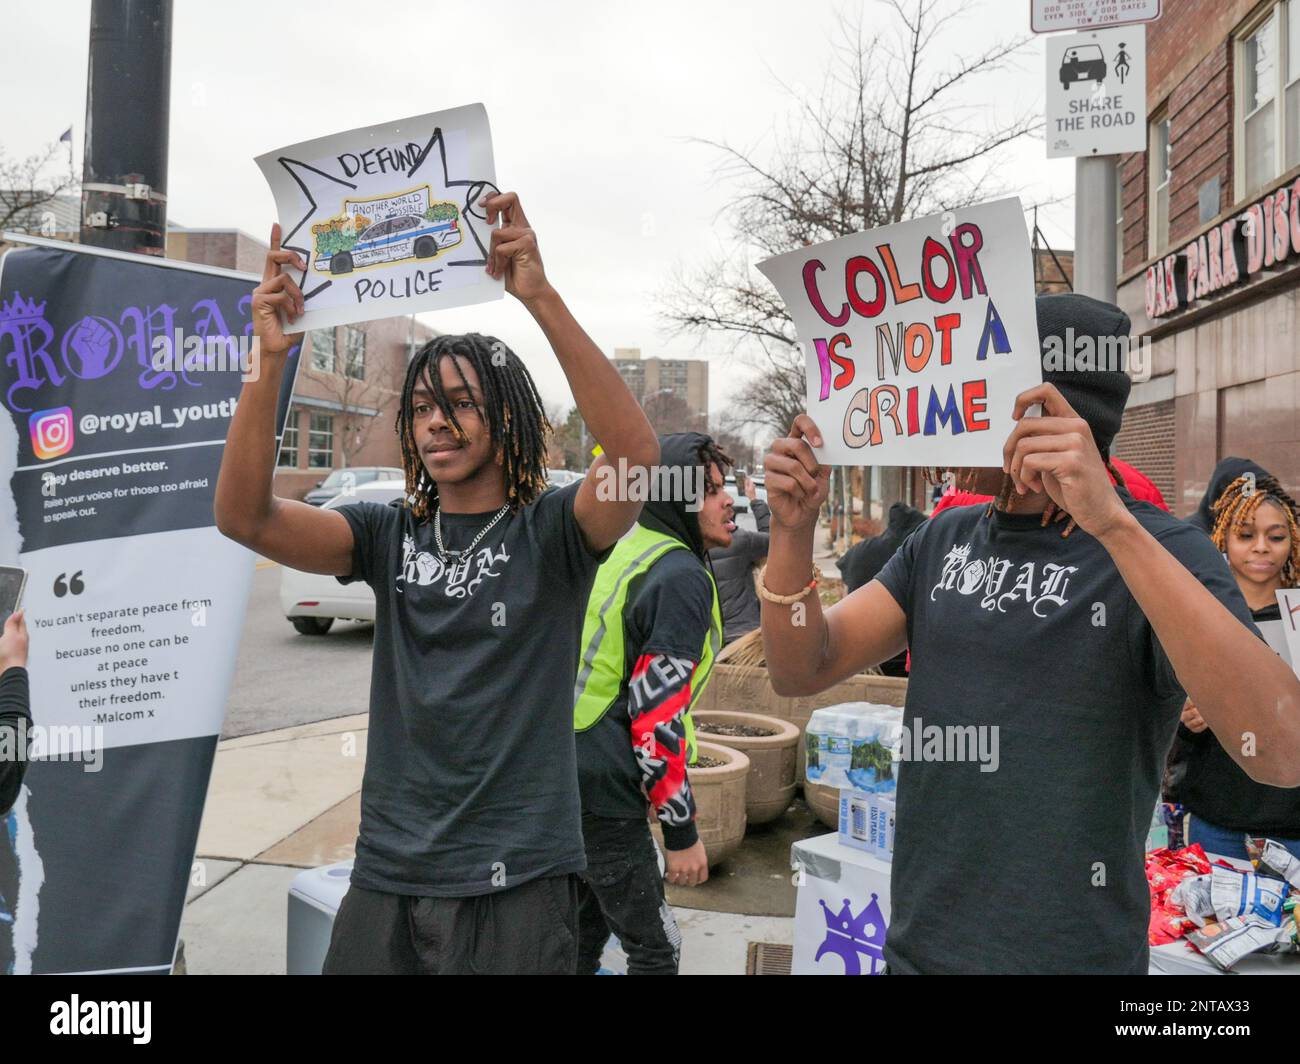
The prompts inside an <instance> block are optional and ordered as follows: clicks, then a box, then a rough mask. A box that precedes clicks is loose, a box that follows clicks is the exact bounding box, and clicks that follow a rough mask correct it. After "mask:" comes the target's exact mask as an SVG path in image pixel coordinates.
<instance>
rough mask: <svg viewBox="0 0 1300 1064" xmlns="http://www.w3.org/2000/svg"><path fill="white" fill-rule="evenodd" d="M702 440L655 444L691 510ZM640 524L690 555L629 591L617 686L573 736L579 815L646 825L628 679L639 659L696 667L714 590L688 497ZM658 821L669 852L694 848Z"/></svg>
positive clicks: (656, 508) (652, 504)
mask: <svg viewBox="0 0 1300 1064" xmlns="http://www.w3.org/2000/svg"><path fill="white" fill-rule="evenodd" d="M706 440H707V437H705V436H702V435H700V434H699V433H696V432H684V433H674V434H672V435H670V436H661V437H659V456H660V457H659V462H660V466H667V467H675V468H676V469H678V470H680V474H679V476H680V479H677V478H676V477H673V478H671V480H670V482H671V483H673V484H676V485H682V486H684V487H685V488H686V489H687V493H688V494H690V495H691V496H692V497H691V499H690V500H689V501H690V504H691V505H693V506H697V507H698V505H700V504H702V503H703V501H704V499H703V496H702V495H699V494H697V493H699V492H702V491H703V487H704V484H705V481H704V479H703V478H704V477H705V475H706V470H705V469H704V466H703V464H702V463H701V462H700V460H699V448H700V446H701V444H703V443H705V442H706ZM662 479H663V480H668V479H669V478H662ZM661 482H662V480H661ZM674 494H675V495H678V494H680V493H678V492H674ZM639 520H640V523H641V524H642V525H644V526H645V527H646V528H649V529H652V530H654V531H656V532H663V533H665V534H667V535H670V536H672V537H673V538H674V539H677V540H679V541H680V542H682V543H685V544H686V546H687V547H688V548H690V553H687V551H684V550H670V551H668V552H667V553H666V554H664V555H663V556H661V557H660V558H659V559H658V560H657V561H656V562H655V563H654V564H653V565H652V566H650V568H649V569H647V570H646V571H645V572H643V573H641V574H640V575H639V576H637V577H635V578H634V579H633V581H632V583H631V584H630V585H629V587H628V595H627V604H626V605H625V607H624V609H623V616H622V618H621V620H622V624H623V637H624V639H623V683H622V685H621V686H620V689H619V693H618V698H617V699H616V700H615V702H614V704H613V705H612V706H610V708H609V709H608V710H607V711H606V713H605V715H604V716H603V717H601V719H600V720H599V721H598V722H597V723H596V724H594V725H593V726H592V727H590V728H588V729H587V730H585V731H580V732H578V733H577V744H578V783H579V787H580V789H581V792H582V811H583V814H584V815H586V816H597V817H604V818H612V819H617V820H639V821H641V822H644V821H645V816H646V804H647V795H646V792H645V790H644V788H643V785H642V771H641V766H640V763H639V761H638V759H637V756H636V748H635V746H634V745H633V739H632V729H631V720H630V717H629V710H628V679H629V677H630V676H631V675H632V672H633V668H634V666H635V665H636V664H637V662H638V661H639V660H640V659H641V658H642V657H645V656H653V655H666V656H668V657H672V658H683V659H687V660H689V661H692V662H695V663H696V664H698V663H699V659H700V652H701V650H702V648H703V646H704V640H705V638H706V637H707V635H708V631H709V625H710V624H711V621H712V610H713V585H712V582H711V580H710V577H709V571H708V569H707V567H706V565H707V563H706V562H705V551H704V538H703V535H702V534H701V532H700V521H699V513H698V510H697V509H688V500H687V499H686V498H680V497H678V498H673V499H658V500H650V501H647V502H646V503H645V505H644V506H643V508H642V510H641V517H640V519H639ZM691 683H692V685H693V684H694V677H692V678H691ZM688 800H689V799H688ZM660 820H661V822H663V823H664V845H665V846H666V847H667V848H668V849H670V850H682V849H686V848H687V847H689V846H692V845H693V844H694V843H695V842H696V840H697V838H698V835H697V834H696V830H695V824H694V823H693V822H692V823H686V824H676V823H673V824H670V823H667V822H665V821H664V817H663V816H660Z"/></svg>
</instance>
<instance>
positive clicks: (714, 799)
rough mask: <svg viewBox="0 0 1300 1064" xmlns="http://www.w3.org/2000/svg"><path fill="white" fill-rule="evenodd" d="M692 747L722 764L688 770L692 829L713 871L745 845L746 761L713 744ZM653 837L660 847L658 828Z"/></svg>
mask: <svg viewBox="0 0 1300 1064" xmlns="http://www.w3.org/2000/svg"><path fill="white" fill-rule="evenodd" d="M695 746H696V750H697V751H698V753H699V755H700V756H701V757H711V758H713V760H714V761H723V762H725V764H722V765H719V766H718V767H717V768H699V767H696V766H694V765H692V766H691V767H690V768H689V769H687V774H688V776H689V779H690V781H691V793H693V794H694V795H695V828H696V830H697V831H698V832H699V833H700V841H701V842H702V843H704V851H705V853H707V854H708V855H709V867H710V868H712V867H713V866H714V865H716V864H718V863H719V862H720V861H725V860H726V859H727V858H728V857H730V856H731V854H733V853H735V852H736V850H737V849H738V848H739V846H740V844H741V842H743V841H744V838H745V784H746V778H747V777H748V776H749V758H747V757H746V756H745V755H744V754H742V753H741V752H740V751H739V750H732V749H730V748H729V747H726V746H717V745H715V744H713V743H704V742H697V743H696V744H695ZM654 836H655V840H656V841H657V842H658V843H659V845H660V846H661V847H662V846H663V844H664V840H663V835H662V833H661V832H660V831H659V825H658V824H655V825H654Z"/></svg>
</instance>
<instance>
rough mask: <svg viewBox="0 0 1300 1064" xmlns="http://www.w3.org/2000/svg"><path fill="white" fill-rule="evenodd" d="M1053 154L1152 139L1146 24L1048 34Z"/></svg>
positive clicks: (1102, 151)
mask: <svg viewBox="0 0 1300 1064" xmlns="http://www.w3.org/2000/svg"><path fill="white" fill-rule="evenodd" d="M1045 44H1046V45H1047V48H1046V51H1047V123H1046V126H1045V128H1044V136H1045V137H1046V140H1047V157H1048V158H1049V159H1062V158H1070V157H1073V156H1079V155H1119V154H1122V153H1124V152H1132V151H1142V150H1143V149H1145V148H1146V144H1147V120H1146V117H1147V39H1146V27H1145V26H1116V27H1114V28H1112V29H1107V30H1092V31H1090V32H1088V33H1072V34H1069V35H1066V36H1060V37H1049V38H1047V40H1046V42H1045Z"/></svg>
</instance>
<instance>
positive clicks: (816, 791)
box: [803, 780, 840, 831]
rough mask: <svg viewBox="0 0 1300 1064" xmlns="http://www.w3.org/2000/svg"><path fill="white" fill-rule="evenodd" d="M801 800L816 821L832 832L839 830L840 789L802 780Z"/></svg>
mask: <svg viewBox="0 0 1300 1064" xmlns="http://www.w3.org/2000/svg"><path fill="white" fill-rule="evenodd" d="M803 800H804V801H805V802H806V803H807V804H808V808H809V809H811V810H812V811H813V813H814V814H816V816H817V819H818V820H820V821H821V822H822V823H823V824H825V825H826V826H827V827H828V828H830V829H831V830H832V831H838V830H839V829H840V789H839V788H838V787H827V786H825V785H823V784H821V783H813V782H812V781H811V780H804V784H803Z"/></svg>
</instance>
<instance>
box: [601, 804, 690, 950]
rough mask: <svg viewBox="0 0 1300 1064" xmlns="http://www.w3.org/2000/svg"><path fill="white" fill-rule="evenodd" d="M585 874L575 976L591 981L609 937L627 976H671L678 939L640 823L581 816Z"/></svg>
mask: <svg viewBox="0 0 1300 1064" xmlns="http://www.w3.org/2000/svg"><path fill="white" fill-rule="evenodd" d="M582 834H583V838H584V839H585V840H586V844H587V871H586V872H584V873H582V877H581V883H580V884H579V887H578V974H579V975H594V974H595V973H596V971H597V969H598V968H599V967H600V955H601V953H602V951H603V950H604V948H605V943H606V942H607V941H608V940H609V933H610V931H613V932H614V934H616V935H617V936H618V940H619V941H620V942H621V943H623V949H624V951H625V952H626V953H627V974H628V975H676V974H677V961H678V958H679V957H680V955H681V948H682V933H681V931H680V930H678V927H677V921H676V920H675V919H674V918H673V911H672V909H671V908H670V907H669V905H668V903H667V902H666V901H665V900H664V877H663V875H662V873H660V871H659V859H658V857H657V855H656V851H655V842H654V837H653V836H652V835H651V834H650V825H649V824H648V823H647V822H646V821H645V819H644V818H643V819H640V820H613V819H610V818H608V817H598V816H590V815H586V816H584V817H583V818H582Z"/></svg>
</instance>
